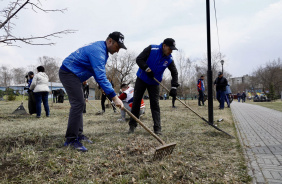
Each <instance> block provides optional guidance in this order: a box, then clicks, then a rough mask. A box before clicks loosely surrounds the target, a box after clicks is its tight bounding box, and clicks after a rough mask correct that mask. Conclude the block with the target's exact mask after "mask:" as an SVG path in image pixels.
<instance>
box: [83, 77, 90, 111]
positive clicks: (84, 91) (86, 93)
mask: <svg viewBox="0 0 282 184" xmlns="http://www.w3.org/2000/svg"><path fill="white" fill-rule="evenodd" d="M82 89H83V95H84V101H85V103H84V108H83V113H86V102H88V96H89V85H88V83H87V81H84V82H83V83H82Z"/></svg>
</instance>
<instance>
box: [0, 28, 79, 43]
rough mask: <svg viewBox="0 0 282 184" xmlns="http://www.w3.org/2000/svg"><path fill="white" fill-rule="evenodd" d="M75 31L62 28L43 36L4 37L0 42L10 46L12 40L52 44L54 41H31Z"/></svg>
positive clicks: (47, 38) (48, 38)
mask: <svg viewBox="0 0 282 184" xmlns="http://www.w3.org/2000/svg"><path fill="white" fill-rule="evenodd" d="M75 31H76V30H63V31H59V32H55V33H51V34H48V35H45V36H36V37H34V36H31V37H28V38H16V37H13V38H6V39H3V40H0V42H2V43H5V44H7V45H10V46H12V42H13V41H21V42H24V43H26V44H29V45H54V44H55V43H54V42H49V43H33V40H38V39H45V40H50V37H57V38H60V37H59V36H58V35H61V34H69V33H74V32H75Z"/></svg>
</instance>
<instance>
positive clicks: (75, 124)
mask: <svg viewBox="0 0 282 184" xmlns="http://www.w3.org/2000/svg"><path fill="white" fill-rule="evenodd" d="M123 40H124V36H123V34H121V33H120V32H113V33H111V34H109V36H108V38H107V39H106V41H97V42H94V43H91V44H88V45H86V46H83V47H81V48H79V49H77V50H76V51H75V52H73V53H71V54H70V55H69V56H68V57H67V58H66V59H65V60H64V61H63V63H62V66H61V68H60V70H59V77H60V80H61V82H62V84H63V86H64V88H65V89H66V92H67V94H68V98H69V102H70V105H71V108H70V113H69V120H68V127H67V131H66V136H65V137H66V142H65V144H64V146H71V147H73V148H75V149H77V150H79V151H87V149H86V148H85V147H84V146H83V145H82V143H81V141H87V142H89V143H92V141H90V140H89V139H88V138H87V137H86V136H84V135H83V114H82V113H83V107H84V103H85V101H84V95H83V89H82V82H83V81H86V80H87V79H89V78H90V77H92V76H93V77H94V78H95V80H96V82H97V83H98V84H99V86H101V88H102V89H103V90H104V92H105V93H106V94H107V95H108V96H109V97H110V98H111V99H112V100H113V101H114V103H115V105H116V106H118V107H121V108H123V103H122V101H121V100H120V99H119V98H118V96H117V95H116V93H115V91H114V89H113V88H112V85H111V83H110V82H109V80H108V79H107V76H106V69H105V65H106V63H107V59H108V57H109V55H108V52H109V53H110V54H114V53H116V52H118V51H119V49H120V48H123V49H126V47H125V45H124V43H123Z"/></svg>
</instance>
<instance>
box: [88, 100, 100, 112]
mask: <svg viewBox="0 0 282 184" xmlns="http://www.w3.org/2000/svg"><path fill="white" fill-rule="evenodd" d="M87 102H88V103H89V104H90V105H91V106H92V107H94V108H95V109H96V110H97V111H98V112H97V113H96V115H101V114H103V112H101V111H99V110H98V109H97V108H96V107H95V106H94V105H93V104H91V103H90V102H89V101H87Z"/></svg>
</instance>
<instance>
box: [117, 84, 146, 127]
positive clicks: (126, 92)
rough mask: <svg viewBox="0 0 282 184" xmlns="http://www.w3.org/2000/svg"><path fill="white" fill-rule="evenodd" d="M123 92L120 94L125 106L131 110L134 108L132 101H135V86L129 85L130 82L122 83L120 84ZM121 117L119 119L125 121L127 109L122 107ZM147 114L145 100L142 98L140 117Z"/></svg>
mask: <svg viewBox="0 0 282 184" xmlns="http://www.w3.org/2000/svg"><path fill="white" fill-rule="evenodd" d="M120 88H121V91H122V93H121V94H120V95H119V99H121V100H122V102H123V105H124V108H126V109H127V110H129V111H131V108H132V103H133V95H134V88H133V87H130V86H128V84H122V85H121V86H120ZM120 113H121V119H118V121H125V115H126V113H125V110H123V109H121V111H120ZM142 114H145V103H144V100H143V99H142V100H141V105H140V113H139V117H140V116H141V115H142Z"/></svg>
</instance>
